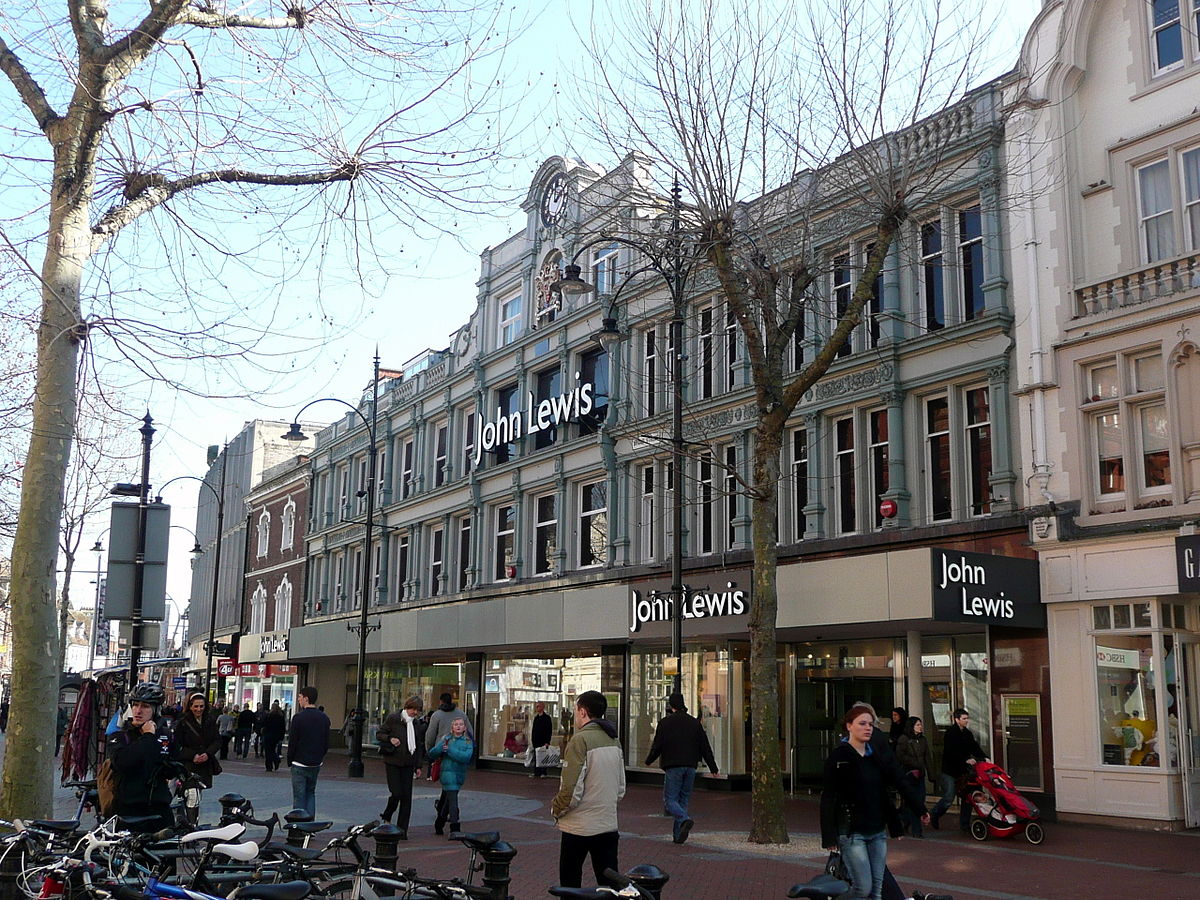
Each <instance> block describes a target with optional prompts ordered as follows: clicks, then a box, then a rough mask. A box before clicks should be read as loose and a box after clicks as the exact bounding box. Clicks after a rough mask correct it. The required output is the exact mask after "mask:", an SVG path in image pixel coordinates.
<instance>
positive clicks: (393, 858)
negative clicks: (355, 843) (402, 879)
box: [371, 822, 401, 872]
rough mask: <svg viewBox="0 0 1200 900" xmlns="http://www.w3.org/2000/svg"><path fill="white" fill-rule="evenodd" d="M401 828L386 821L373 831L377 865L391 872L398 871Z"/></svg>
mask: <svg viewBox="0 0 1200 900" xmlns="http://www.w3.org/2000/svg"><path fill="white" fill-rule="evenodd" d="M400 833H401V832H400V829H399V828H397V827H396V826H395V825H393V824H392V823H391V822H384V823H383V824H382V825H380V826H379V827H377V828H376V829H375V830H374V831H372V832H371V837H373V838H375V865H376V866H378V867H379V868H381V869H387V870H388V871H389V872H395V871H396V865H397V860H398V858H399V856H400V849H399V848H400Z"/></svg>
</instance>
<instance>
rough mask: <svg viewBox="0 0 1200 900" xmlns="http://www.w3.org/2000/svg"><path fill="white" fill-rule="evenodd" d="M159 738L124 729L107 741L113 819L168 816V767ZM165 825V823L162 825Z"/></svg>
mask: <svg viewBox="0 0 1200 900" xmlns="http://www.w3.org/2000/svg"><path fill="white" fill-rule="evenodd" d="M160 736H162V737H163V738H164V739H165V735H163V734H162V726H161V725H160V726H159V734H143V733H142V730H141V729H140V728H134V727H132V726H131V725H126V726H125V727H124V728H122V729H121V730H120V731H115V732H113V733H112V734H111V735H110V736H109V738H108V752H107V758H108V759H110V760H112V769H113V777H114V781H115V782H116V791H115V794H114V797H115V802H114V807H113V810H112V812H113V814H114V815H121V816H151V815H159V816H166V817H168V818H169V817H170V815H171V789H170V787H168V785H167V782H168V781H169V780H170V778H171V774H172V773H171V766H170V765H168V762H169V760H168V757H167V756H166V754H165V753H164V751H163V742H162V741H160V740H159V738H160ZM164 824H168V823H164Z"/></svg>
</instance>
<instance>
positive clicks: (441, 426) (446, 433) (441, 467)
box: [433, 422, 450, 487]
mask: <svg viewBox="0 0 1200 900" xmlns="http://www.w3.org/2000/svg"><path fill="white" fill-rule="evenodd" d="M449 452H450V426H449V424H448V423H446V422H439V423H438V424H437V425H435V426H434V429H433V486H434V487H441V486H442V485H443V484H445V483H446V479H447V478H448V477H449V469H448V468H447V466H448V463H449Z"/></svg>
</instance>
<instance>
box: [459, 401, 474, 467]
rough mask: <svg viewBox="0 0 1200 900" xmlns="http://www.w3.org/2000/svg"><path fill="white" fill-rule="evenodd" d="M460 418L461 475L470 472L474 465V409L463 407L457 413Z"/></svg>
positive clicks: (472, 407)
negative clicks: (461, 437)
mask: <svg viewBox="0 0 1200 900" xmlns="http://www.w3.org/2000/svg"><path fill="white" fill-rule="evenodd" d="M459 415H460V416H461V417H462V435H463V467H462V471H463V474H466V473H467V472H470V471H471V466H473V465H474V464H475V407H474V406H465V407H463V409H462V410H461V412H460V413H459Z"/></svg>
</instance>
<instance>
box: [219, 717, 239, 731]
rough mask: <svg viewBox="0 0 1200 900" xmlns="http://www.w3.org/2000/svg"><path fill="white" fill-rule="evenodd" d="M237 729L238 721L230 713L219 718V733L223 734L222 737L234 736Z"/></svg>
mask: <svg viewBox="0 0 1200 900" xmlns="http://www.w3.org/2000/svg"><path fill="white" fill-rule="evenodd" d="M236 728H237V719H235V718H234V717H233V716H231V715H230V714H229V713H227V712H223V713H221V714H220V715H219V716H217V731H218V732H219V733H220V734H222V735H226V734H233V732H234V729H236Z"/></svg>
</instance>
